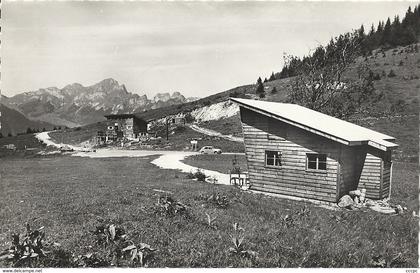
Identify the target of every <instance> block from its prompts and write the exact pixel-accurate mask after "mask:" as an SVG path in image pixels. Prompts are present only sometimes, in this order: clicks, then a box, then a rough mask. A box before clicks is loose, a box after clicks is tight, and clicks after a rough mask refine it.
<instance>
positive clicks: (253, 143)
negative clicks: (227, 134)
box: [231, 98, 398, 202]
mask: <svg viewBox="0 0 420 273" xmlns="http://www.w3.org/2000/svg"><path fill="white" fill-rule="evenodd" d="M231 100H232V101H233V102H236V103H238V104H239V106H240V115H241V122H242V128H243V134H244V142H245V153H246V158H247V162H248V171H249V180H250V187H251V189H254V190H258V191H264V192H270V193H275V194H280V195H283V196H284V197H287V196H295V197H301V198H307V199H316V200H322V201H328V202H336V201H338V200H339V199H340V198H341V197H342V196H343V195H345V194H348V192H349V191H351V190H356V189H366V196H367V197H369V198H372V199H382V198H386V197H389V195H390V189H391V180H392V162H391V153H392V150H393V149H394V148H396V147H398V145H397V144H395V143H394V141H395V139H394V138H393V137H391V136H388V135H385V134H382V133H379V132H376V131H373V130H370V129H367V128H364V127H361V126H357V125H355V124H352V123H350V122H346V121H343V120H340V119H337V118H334V117H331V116H328V115H325V114H322V113H320V112H317V111H313V110H311V109H308V108H305V107H302V106H299V105H296V104H286V103H275V102H267V101H257V100H247V99H233V98H231Z"/></svg>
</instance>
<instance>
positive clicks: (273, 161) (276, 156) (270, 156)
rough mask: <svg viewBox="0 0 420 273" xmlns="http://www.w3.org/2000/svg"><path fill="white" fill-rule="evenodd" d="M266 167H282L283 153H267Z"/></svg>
mask: <svg viewBox="0 0 420 273" xmlns="http://www.w3.org/2000/svg"><path fill="white" fill-rule="evenodd" d="M265 165H266V166H281V152H279V151H265Z"/></svg>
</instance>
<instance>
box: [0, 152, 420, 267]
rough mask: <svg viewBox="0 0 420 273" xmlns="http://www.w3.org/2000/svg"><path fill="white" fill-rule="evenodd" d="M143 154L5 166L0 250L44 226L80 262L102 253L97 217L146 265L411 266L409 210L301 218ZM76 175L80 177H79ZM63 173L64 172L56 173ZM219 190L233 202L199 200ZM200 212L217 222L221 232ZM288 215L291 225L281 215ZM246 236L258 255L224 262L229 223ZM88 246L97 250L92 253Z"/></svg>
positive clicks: (402, 192)
mask: <svg viewBox="0 0 420 273" xmlns="http://www.w3.org/2000/svg"><path fill="white" fill-rule="evenodd" d="M150 160H151V159H146V158H131V159H129V160H127V159H126V158H109V159H87V158H73V157H58V158H54V159H49V158H45V159H43V160H38V161H33V160H27V159H25V160H22V159H16V160H7V161H4V162H1V164H0V172H1V175H2V180H1V181H0V183H1V188H2V189H3V190H2V191H0V208H2V209H1V210H0V249H3V248H4V247H5V246H6V244H7V243H8V242H9V234H10V232H12V231H15V232H23V229H24V226H23V224H24V223H25V222H26V221H29V222H30V223H31V224H32V225H34V226H45V231H46V233H47V236H48V240H50V241H56V242H59V243H61V244H62V247H63V248H64V249H67V250H71V251H72V252H73V253H74V254H75V255H76V256H77V255H81V254H86V253H88V252H91V251H92V250H95V249H99V248H101V247H98V246H96V245H95V243H94V238H93V235H91V233H90V231H91V230H94V228H95V226H96V225H97V224H99V220H101V219H102V220H104V221H106V222H112V223H115V224H118V225H122V226H123V227H124V228H125V229H126V230H127V231H128V233H129V235H130V236H131V238H132V240H133V241H135V242H136V243H139V242H144V243H148V244H150V245H151V246H153V247H156V248H158V249H159V250H158V252H157V253H156V255H155V257H154V258H153V259H152V260H150V261H149V264H148V265H149V266H150V267H180V266H182V267H228V266H233V267H243V266H259V267H298V266H303V267H319V266H323V267H367V266H372V264H371V262H370V259H371V258H372V257H373V256H381V257H383V258H384V259H385V260H386V261H387V262H390V261H391V260H393V258H394V257H396V255H397V254H398V253H401V256H400V257H399V258H398V259H397V260H396V261H395V262H397V263H396V264H393V266H402V267H417V241H418V240H417V236H418V218H413V217H412V216H411V213H407V214H404V215H402V216H394V217H392V216H386V215H382V214H379V213H374V212H370V211H368V212H352V211H330V210H326V209H323V208H318V207H313V206H312V205H310V204H308V205H307V206H308V208H309V210H310V212H309V214H308V215H307V216H302V215H298V214H297V212H299V210H300V209H301V208H302V207H303V205H304V204H303V203H300V202H292V201H286V200H282V199H279V198H272V197H267V196H264V195H260V194H250V193H246V192H241V191H239V190H237V189H235V188H232V187H228V186H214V185H211V184H207V183H200V182H195V181H191V180H187V179H186V178H185V177H184V175H181V174H179V173H178V172H176V171H173V170H161V169H158V168H157V167H155V166H153V165H151V164H150V163H148V162H149V161H150ZM75 170H77V172H75ZM57 174H60V175H57ZM415 176H416V165H415V164H405V165H402V164H397V165H396V170H395V180H396V181H399V182H398V183H394V184H393V188H392V190H393V195H394V198H395V200H398V201H401V202H402V203H403V204H405V205H407V206H408V207H409V210H410V212H411V210H413V209H418V204H417V201H416V200H415V199H416V192H417V187H416V184H415V183H412V182H413V180H414V179H415ZM153 189H159V190H166V191H170V192H172V193H173V194H172V196H173V197H174V198H175V199H177V200H179V201H181V202H183V203H184V204H187V205H189V206H190V209H189V211H190V213H191V214H192V217H191V218H190V219H186V218H185V217H183V216H175V217H165V216H158V215H156V214H154V213H153V207H154V204H155V203H156V202H157V198H158V196H159V193H158V192H156V191H153ZM215 191H216V192H222V193H223V194H224V195H226V196H227V198H228V199H229V200H230V205H229V207H228V208H227V209H220V208H217V207H214V206H212V205H209V204H207V203H206V201H202V200H200V198H199V196H200V195H202V194H211V193H213V192H215ZM205 213H209V214H210V215H212V216H213V217H217V220H216V225H217V230H215V229H211V228H209V227H208V226H207V225H206V216H205ZM286 215H289V216H291V215H293V219H294V224H292V225H290V226H286V225H284V224H283V221H282V218H284V217H285V216H286ZM234 222H238V223H240V225H241V226H242V227H244V228H245V230H246V237H245V240H244V246H245V248H246V249H251V250H254V251H257V252H258V253H259V257H258V258H257V259H255V260H253V259H248V258H241V257H239V256H230V255H228V254H227V249H228V248H229V247H231V240H230V237H229V235H230V234H231V233H232V224H233V223H234ZM89 246H92V247H93V248H90V247H89Z"/></svg>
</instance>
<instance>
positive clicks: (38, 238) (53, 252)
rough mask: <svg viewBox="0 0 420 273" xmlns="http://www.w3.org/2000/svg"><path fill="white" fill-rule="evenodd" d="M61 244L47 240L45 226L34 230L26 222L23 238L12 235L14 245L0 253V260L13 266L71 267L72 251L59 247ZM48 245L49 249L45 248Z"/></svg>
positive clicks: (17, 234)
mask: <svg viewBox="0 0 420 273" xmlns="http://www.w3.org/2000/svg"><path fill="white" fill-rule="evenodd" d="M59 246H60V244H57V243H49V242H46V241H45V231H44V227H40V228H38V229H35V230H32V229H31V227H30V226H29V224H26V234H25V235H24V236H23V238H21V237H20V234H19V233H14V234H13V235H12V246H11V247H9V248H8V249H6V250H5V251H3V252H2V253H0V261H2V260H4V261H5V262H6V265H8V266H13V267H70V266H72V261H71V257H72V255H71V253H70V252H68V251H65V250H63V249H61V248H59ZM45 247H48V248H49V249H48V251H47V250H46V249H45Z"/></svg>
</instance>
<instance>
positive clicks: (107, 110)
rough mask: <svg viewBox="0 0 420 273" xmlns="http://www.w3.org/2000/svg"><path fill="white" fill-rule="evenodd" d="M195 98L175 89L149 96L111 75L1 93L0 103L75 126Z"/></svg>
mask: <svg viewBox="0 0 420 273" xmlns="http://www.w3.org/2000/svg"><path fill="white" fill-rule="evenodd" d="M196 99H197V98H185V97H184V96H183V95H182V94H181V93H179V92H174V93H172V94H170V93H158V94H156V95H155V96H154V97H153V98H152V99H149V98H148V97H147V96H146V95H142V96H140V95H138V94H134V93H131V92H129V91H127V89H126V87H125V85H124V84H119V83H118V81H116V80H114V79H105V80H103V81H101V82H99V83H97V84H94V85H91V86H83V85H81V84H79V83H73V84H69V85H66V86H65V87H63V88H61V89H60V88H57V87H48V88H41V89H39V90H36V91H30V92H25V93H21V94H17V95H15V96H13V97H6V96H2V98H1V103H2V104H4V105H5V106H7V108H10V109H13V110H15V111H17V112H19V113H21V114H22V115H24V116H25V117H26V118H28V119H29V120H33V121H41V122H45V123H50V124H54V125H64V126H68V127H76V126H82V125H86V124H90V123H94V122H98V121H102V120H104V115H107V114H118V113H134V112H143V111H145V110H150V109H157V108H160V107H165V106H170V105H175V104H182V103H185V102H190V101H193V100H196ZM3 123H4V121H3Z"/></svg>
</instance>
